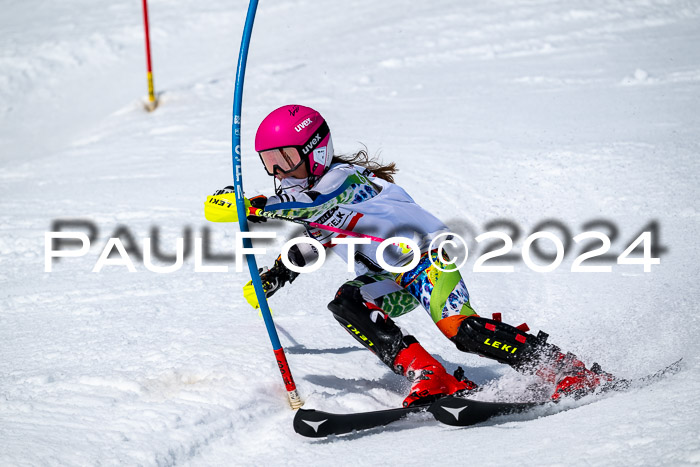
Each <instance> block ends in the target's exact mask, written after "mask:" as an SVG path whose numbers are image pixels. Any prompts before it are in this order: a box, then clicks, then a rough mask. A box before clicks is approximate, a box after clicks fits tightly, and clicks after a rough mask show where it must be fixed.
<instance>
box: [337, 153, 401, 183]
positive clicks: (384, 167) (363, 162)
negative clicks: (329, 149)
mask: <svg viewBox="0 0 700 467" xmlns="http://www.w3.org/2000/svg"><path fill="white" fill-rule="evenodd" d="M336 162H341V163H345V164H354V165H359V166H360V167H364V168H366V169H369V170H370V171H371V172H372V173H373V174H374V175H376V176H377V177H379V178H381V179H382V180H386V181H387V182H389V183H394V174H395V173H396V172H398V171H399V169H397V168H396V163H395V162H390V163H388V164H382V163H381V162H379V161H378V160H377V159H376V158H375V157H370V156H369V154H368V153H367V148H366V147H365V148H364V149H360V150H359V151H357V152H356V153H355V154H353V155H350V156H345V155H342V154H341V155H335V156H333V160H332V161H331V163H333V164H335V163H336Z"/></svg>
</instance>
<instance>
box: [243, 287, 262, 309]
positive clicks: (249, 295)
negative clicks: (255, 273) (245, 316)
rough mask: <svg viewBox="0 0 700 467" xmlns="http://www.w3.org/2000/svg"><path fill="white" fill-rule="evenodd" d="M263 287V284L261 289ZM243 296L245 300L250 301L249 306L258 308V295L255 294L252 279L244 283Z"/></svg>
mask: <svg viewBox="0 0 700 467" xmlns="http://www.w3.org/2000/svg"><path fill="white" fill-rule="evenodd" d="M264 289H265V287H264V286H263V290H264ZM243 296H244V297H245V299H246V301H247V302H248V303H250V306H252V307H253V308H255V309H256V310H257V309H258V308H260V303H258V297H257V295H255V287H253V281H252V280H249V281H248V283H247V284H246V285H244V286H243Z"/></svg>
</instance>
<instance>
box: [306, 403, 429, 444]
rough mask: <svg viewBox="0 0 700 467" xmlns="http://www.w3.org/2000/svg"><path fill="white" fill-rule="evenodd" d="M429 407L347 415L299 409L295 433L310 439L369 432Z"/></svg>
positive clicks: (401, 408)
mask: <svg viewBox="0 0 700 467" xmlns="http://www.w3.org/2000/svg"><path fill="white" fill-rule="evenodd" d="M428 407H429V406H425V405H423V406H419V407H399V408H396V409H384V410H373V411H370V412H355V413H347V414H339V413H331V412H323V411H321V410H313V409H299V410H297V413H296V415H295V416H294V431H296V432H297V433H299V434H300V435H302V436H306V437H309V438H325V437H326V436H329V435H342V434H345V433H350V432H352V431H356V430H358V431H359V430H367V429H369V428H376V427H379V426H384V425H388V424H389V423H392V422H396V421H398V420H401V419H402V418H405V417H406V416H407V415H408V414H411V413H416V412H425V411H426V410H428Z"/></svg>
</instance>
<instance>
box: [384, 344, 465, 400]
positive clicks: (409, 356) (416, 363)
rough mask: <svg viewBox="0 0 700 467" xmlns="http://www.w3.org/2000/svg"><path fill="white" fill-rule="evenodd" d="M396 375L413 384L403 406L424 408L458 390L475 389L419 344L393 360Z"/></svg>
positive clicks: (412, 345) (410, 346) (400, 353)
mask: <svg viewBox="0 0 700 467" xmlns="http://www.w3.org/2000/svg"><path fill="white" fill-rule="evenodd" d="M394 368H395V369H396V371H397V372H399V373H401V374H402V375H404V376H406V378H408V380H409V381H410V382H411V383H413V385H412V386H411V393H410V394H409V395H408V396H407V397H406V399H404V401H403V406H404V407H408V406H409V405H424V404H429V403H430V402H432V401H434V400H435V399H437V398H438V397H439V396H447V395H450V394H454V393H455V392H457V391H463V390H467V391H470V390H472V389H476V384H474V383H473V382H471V381H469V380H464V381H459V380H457V379H456V378H455V377H454V376H452V375H450V374H448V373H447V371H445V368H444V367H443V366H442V365H441V364H440V362H438V361H437V360H435V358H433V356H432V355H430V354H429V353H428V352H427V351H426V350H425V349H424V348H423V347H421V345H420V344H419V343H417V342H415V343H413V344H411V345H409V346H408V347H406V348H405V349H403V350H401V351H400V352H399V353H398V355H397V356H396V359H395V360H394Z"/></svg>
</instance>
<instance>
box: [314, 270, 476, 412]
mask: <svg viewBox="0 0 700 467" xmlns="http://www.w3.org/2000/svg"><path fill="white" fill-rule="evenodd" d="M389 277H391V276H389ZM378 279H379V280H378ZM384 279H386V278H385V277H381V276H374V277H370V276H368V275H364V276H359V277H358V278H356V279H355V280H353V281H350V282H347V283H345V284H343V285H342V286H341V287H340V289H339V290H338V293H337V294H336V296H335V299H333V301H332V302H330V303H329V304H328V308H329V309H330V310H331V312H333V316H334V317H335V319H336V320H337V321H338V322H339V323H340V324H341V325H342V326H343V327H344V328H345V330H347V331H348V332H349V333H350V334H351V335H352V336H353V337H354V338H355V339H356V340H357V341H358V342H359V343H360V344H362V345H363V346H364V347H366V348H367V349H369V350H370V351H372V352H373V353H374V354H376V355H377V356H378V357H379V359H380V360H381V361H382V362H384V363H385V364H386V365H387V366H388V367H389V368H391V369H392V370H393V371H394V372H395V373H397V374H400V375H404V376H406V377H407V378H408V379H409V381H411V382H412V383H413V384H412V387H411V393H410V394H409V395H408V397H406V399H405V400H404V405H406V406H407V405H411V404H421V403H427V402H429V401H431V400H433V399H434V398H435V397H437V396H439V395H445V394H453V393H455V392H457V391H461V390H468V389H473V388H474V387H475V386H474V385H473V383H471V382H468V381H458V380H457V379H455V378H454V377H453V376H452V375H450V374H448V373H447V372H446V371H445V369H444V367H443V366H442V365H441V364H440V362H438V361H437V360H435V359H434V358H433V357H432V356H431V355H430V354H429V353H428V352H427V351H425V349H423V347H422V346H421V345H420V344H419V343H418V341H417V340H416V339H415V338H414V337H413V336H409V335H406V336H404V335H403V333H402V332H401V329H399V327H398V326H397V325H396V324H395V323H394V321H393V320H392V319H391V318H390V317H389V316H388V315H387V314H386V313H384V311H383V310H382V309H381V308H380V307H379V306H377V301H378V300H377V299H381V298H383V297H376V298H371V297H370V295H371V294H372V293H374V294H376V293H377V292H378V291H379V290H381V289H382V287H387V289H386V290H387V291H391V292H389V293H397V292H398V293H401V292H403V291H401V290H397V289H396V287H395V283H393V281H391V280H389V283H387V284H380V282H381V281H382V280H384ZM391 283H393V284H394V286H391ZM365 286H369V287H366V288H365ZM363 288H365V291H364V292H365V293H364V294H363ZM380 301H381V300H380ZM415 305H416V304H413V308H415ZM402 309H405V307H403V308H402Z"/></svg>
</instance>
